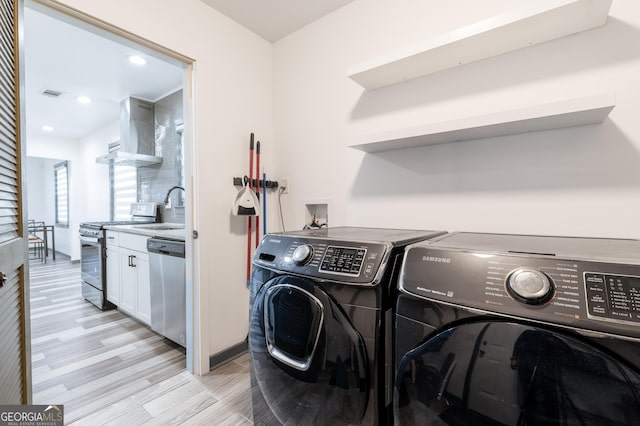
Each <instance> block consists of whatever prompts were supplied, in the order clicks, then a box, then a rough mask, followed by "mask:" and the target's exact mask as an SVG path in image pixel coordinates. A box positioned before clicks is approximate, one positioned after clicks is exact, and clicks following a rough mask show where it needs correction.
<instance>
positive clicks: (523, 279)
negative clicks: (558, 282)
mask: <svg viewBox="0 0 640 426" xmlns="http://www.w3.org/2000/svg"><path fill="white" fill-rule="evenodd" d="M506 287H507V291H508V292H509V294H510V295H511V296H512V297H513V298H514V299H516V300H518V301H519V302H523V303H526V304H529V305H541V304H543V303H546V302H548V301H549V300H550V299H551V297H552V296H553V292H554V286H553V281H552V280H551V278H549V277H548V276H547V275H546V274H545V273H544V272H541V271H538V270H537V269H530V268H518V269H516V270H514V271H512V272H511V273H510V274H509V276H507V282H506Z"/></svg>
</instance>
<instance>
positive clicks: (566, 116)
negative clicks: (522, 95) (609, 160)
mask: <svg viewBox="0 0 640 426" xmlns="http://www.w3.org/2000/svg"><path fill="white" fill-rule="evenodd" d="M615 102H616V97H615V93H607V94H602V95H595V96H588V97H583V98H575V99H569V100H564V101H560V102H553V103H547V104H542V105H534V106H529V107H526V108H520V109H512V110H508V111H501V112H495V113H491V114H485V115H479V116H474V117H466V118H462V119H458V120H452V121H445V122H441V123H433V124H428V125H425V126H420V127H414V128H410V129H402V130H396V131H388V132H384V133H378V134H375V135H369V136H366V137H364V138H363V139H362V140H361V141H360V142H359V143H356V144H353V145H349V146H350V147H351V148H355V149H359V150H361V151H366V152H381V151H389V150H392V149H401V148H414V147H418V146H424V145H435V144H440V143H447V142H457V141H465V140H472V139H483V138H491V137H497V136H506V135H511V134H517V133H526V132H536V131H540V130H552V129H561V128H564V127H574V126H584V125H588V124H597V123H602V121H604V119H605V118H607V116H608V115H609V113H610V112H611V110H612V109H613V107H614V106H615Z"/></svg>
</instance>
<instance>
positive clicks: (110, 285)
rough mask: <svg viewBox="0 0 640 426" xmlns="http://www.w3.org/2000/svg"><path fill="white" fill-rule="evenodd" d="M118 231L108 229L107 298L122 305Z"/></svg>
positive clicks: (115, 303)
mask: <svg viewBox="0 0 640 426" xmlns="http://www.w3.org/2000/svg"><path fill="white" fill-rule="evenodd" d="M117 236H118V233H117V232H112V231H107V245H106V247H107V300H108V301H109V302H111V303H113V304H114V305H116V306H118V305H120V247H118V243H117V241H116V240H117Z"/></svg>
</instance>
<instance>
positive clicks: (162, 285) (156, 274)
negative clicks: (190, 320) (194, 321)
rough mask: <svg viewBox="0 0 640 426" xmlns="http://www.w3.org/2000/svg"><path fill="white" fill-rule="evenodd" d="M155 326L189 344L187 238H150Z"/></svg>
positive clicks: (154, 328) (178, 340) (152, 310)
mask: <svg viewBox="0 0 640 426" xmlns="http://www.w3.org/2000/svg"><path fill="white" fill-rule="evenodd" d="M147 250H148V251H149V275H150V278H151V329H152V330H154V331H155V332H157V333H160V334H161V335H163V336H164V337H166V338H167V339H170V340H172V341H174V342H175V343H177V344H179V345H181V346H183V347H186V333H187V331H186V320H187V314H186V285H185V280H186V279H185V277H186V269H185V261H184V254H185V246H184V241H179V240H172V239H165V238H158V237H154V238H149V239H148V240H147Z"/></svg>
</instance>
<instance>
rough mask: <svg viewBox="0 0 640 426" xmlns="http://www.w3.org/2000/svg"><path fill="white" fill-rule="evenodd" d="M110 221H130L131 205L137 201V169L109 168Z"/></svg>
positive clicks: (129, 167) (114, 166)
mask: <svg viewBox="0 0 640 426" xmlns="http://www.w3.org/2000/svg"><path fill="white" fill-rule="evenodd" d="M109 183H110V185H109V186H110V189H109V192H110V194H111V220H128V219H131V211H130V209H131V203H135V202H136V200H137V199H138V193H137V187H138V169H137V168H135V167H132V166H117V165H114V164H111V165H110V166H109Z"/></svg>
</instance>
